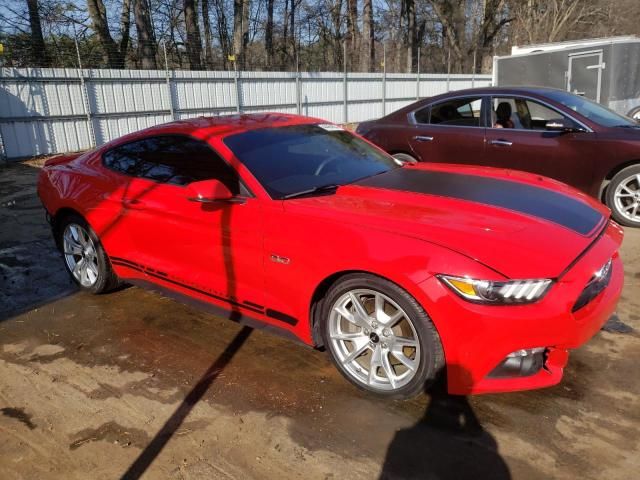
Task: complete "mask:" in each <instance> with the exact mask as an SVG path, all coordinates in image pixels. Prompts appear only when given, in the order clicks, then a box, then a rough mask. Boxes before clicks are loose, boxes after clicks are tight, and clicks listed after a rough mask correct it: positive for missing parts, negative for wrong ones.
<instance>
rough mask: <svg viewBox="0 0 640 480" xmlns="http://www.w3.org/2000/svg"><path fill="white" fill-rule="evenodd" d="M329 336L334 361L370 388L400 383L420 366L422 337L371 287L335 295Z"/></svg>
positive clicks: (403, 314)
mask: <svg viewBox="0 0 640 480" xmlns="http://www.w3.org/2000/svg"><path fill="white" fill-rule="evenodd" d="M329 339H330V341H331V345H332V347H333V348H332V350H333V352H334V353H335V355H336V357H337V360H338V362H340V363H341V364H342V366H343V368H344V369H345V370H346V371H347V372H348V373H349V375H350V376H351V377H352V378H353V379H355V380H357V381H358V382H360V383H363V384H364V385H366V386H368V387H369V388H373V389H376V390H385V391H389V390H396V389H398V388H401V387H403V386H405V385H406V384H408V383H409V382H410V381H411V380H412V379H413V377H414V376H415V374H416V372H417V370H418V366H419V365H420V341H419V339H418V333H417V331H416V328H415V326H414V325H413V322H412V320H411V319H410V318H409V315H407V313H406V312H405V311H404V310H403V309H402V308H400V306H398V304H397V303H396V302H394V301H393V300H392V299H391V298H389V297H388V296H387V295H385V294H383V293H380V292H378V291H375V290H370V289H364V288H361V289H355V290H350V291H348V292H346V293H345V294H344V295H342V296H341V297H340V298H338V300H337V301H336V302H335V303H334V304H333V306H332V309H331V313H330V316H329Z"/></svg>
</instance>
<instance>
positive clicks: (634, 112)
mask: <svg viewBox="0 0 640 480" xmlns="http://www.w3.org/2000/svg"><path fill="white" fill-rule="evenodd" d="M627 117H629V118H632V119H634V120H635V121H636V122H640V107H636V108H633V109H631V110H630V111H629V113H627Z"/></svg>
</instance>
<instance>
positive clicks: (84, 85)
mask: <svg viewBox="0 0 640 480" xmlns="http://www.w3.org/2000/svg"><path fill="white" fill-rule="evenodd" d="M73 41H74V43H75V45H76V54H77V55H78V76H79V77H80V89H81V90H82V98H83V100H84V101H83V102H82V103H83V104H84V113H85V115H86V116H87V129H88V130H89V141H90V142H91V146H92V147H95V146H96V132H95V131H94V129H93V119H92V115H91V102H90V101H89V90H88V89H87V83H86V82H85V78H84V73H83V71H82V60H81V58H80V47H79V46H78V38H77V37H76V36H75V35H74V38H73Z"/></svg>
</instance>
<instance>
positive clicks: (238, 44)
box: [233, 0, 249, 69]
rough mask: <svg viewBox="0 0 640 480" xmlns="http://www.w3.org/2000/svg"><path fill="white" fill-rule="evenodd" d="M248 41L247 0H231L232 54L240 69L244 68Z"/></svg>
mask: <svg viewBox="0 0 640 480" xmlns="http://www.w3.org/2000/svg"><path fill="white" fill-rule="evenodd" d="M248 41H249V0H233V54H234V55H235V57H236V62H237V65H238V67H239V68H240V69H243V68H244V66H245V62H246V58H245V53H246V48H247V43H248Z"/></svg>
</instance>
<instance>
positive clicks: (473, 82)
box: [471, 50, 478, 88]
mask: <svg viewBox="0 0 640 480" xmlns="http://www.w3.org/2000/svg"><path fill="white" fill-rule="evenodd" d="M477 53H478V52H476V51H475V50H474V52H473V71H472V72H471V88H473V87H475V86H476V54H477Z"/></svg>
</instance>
